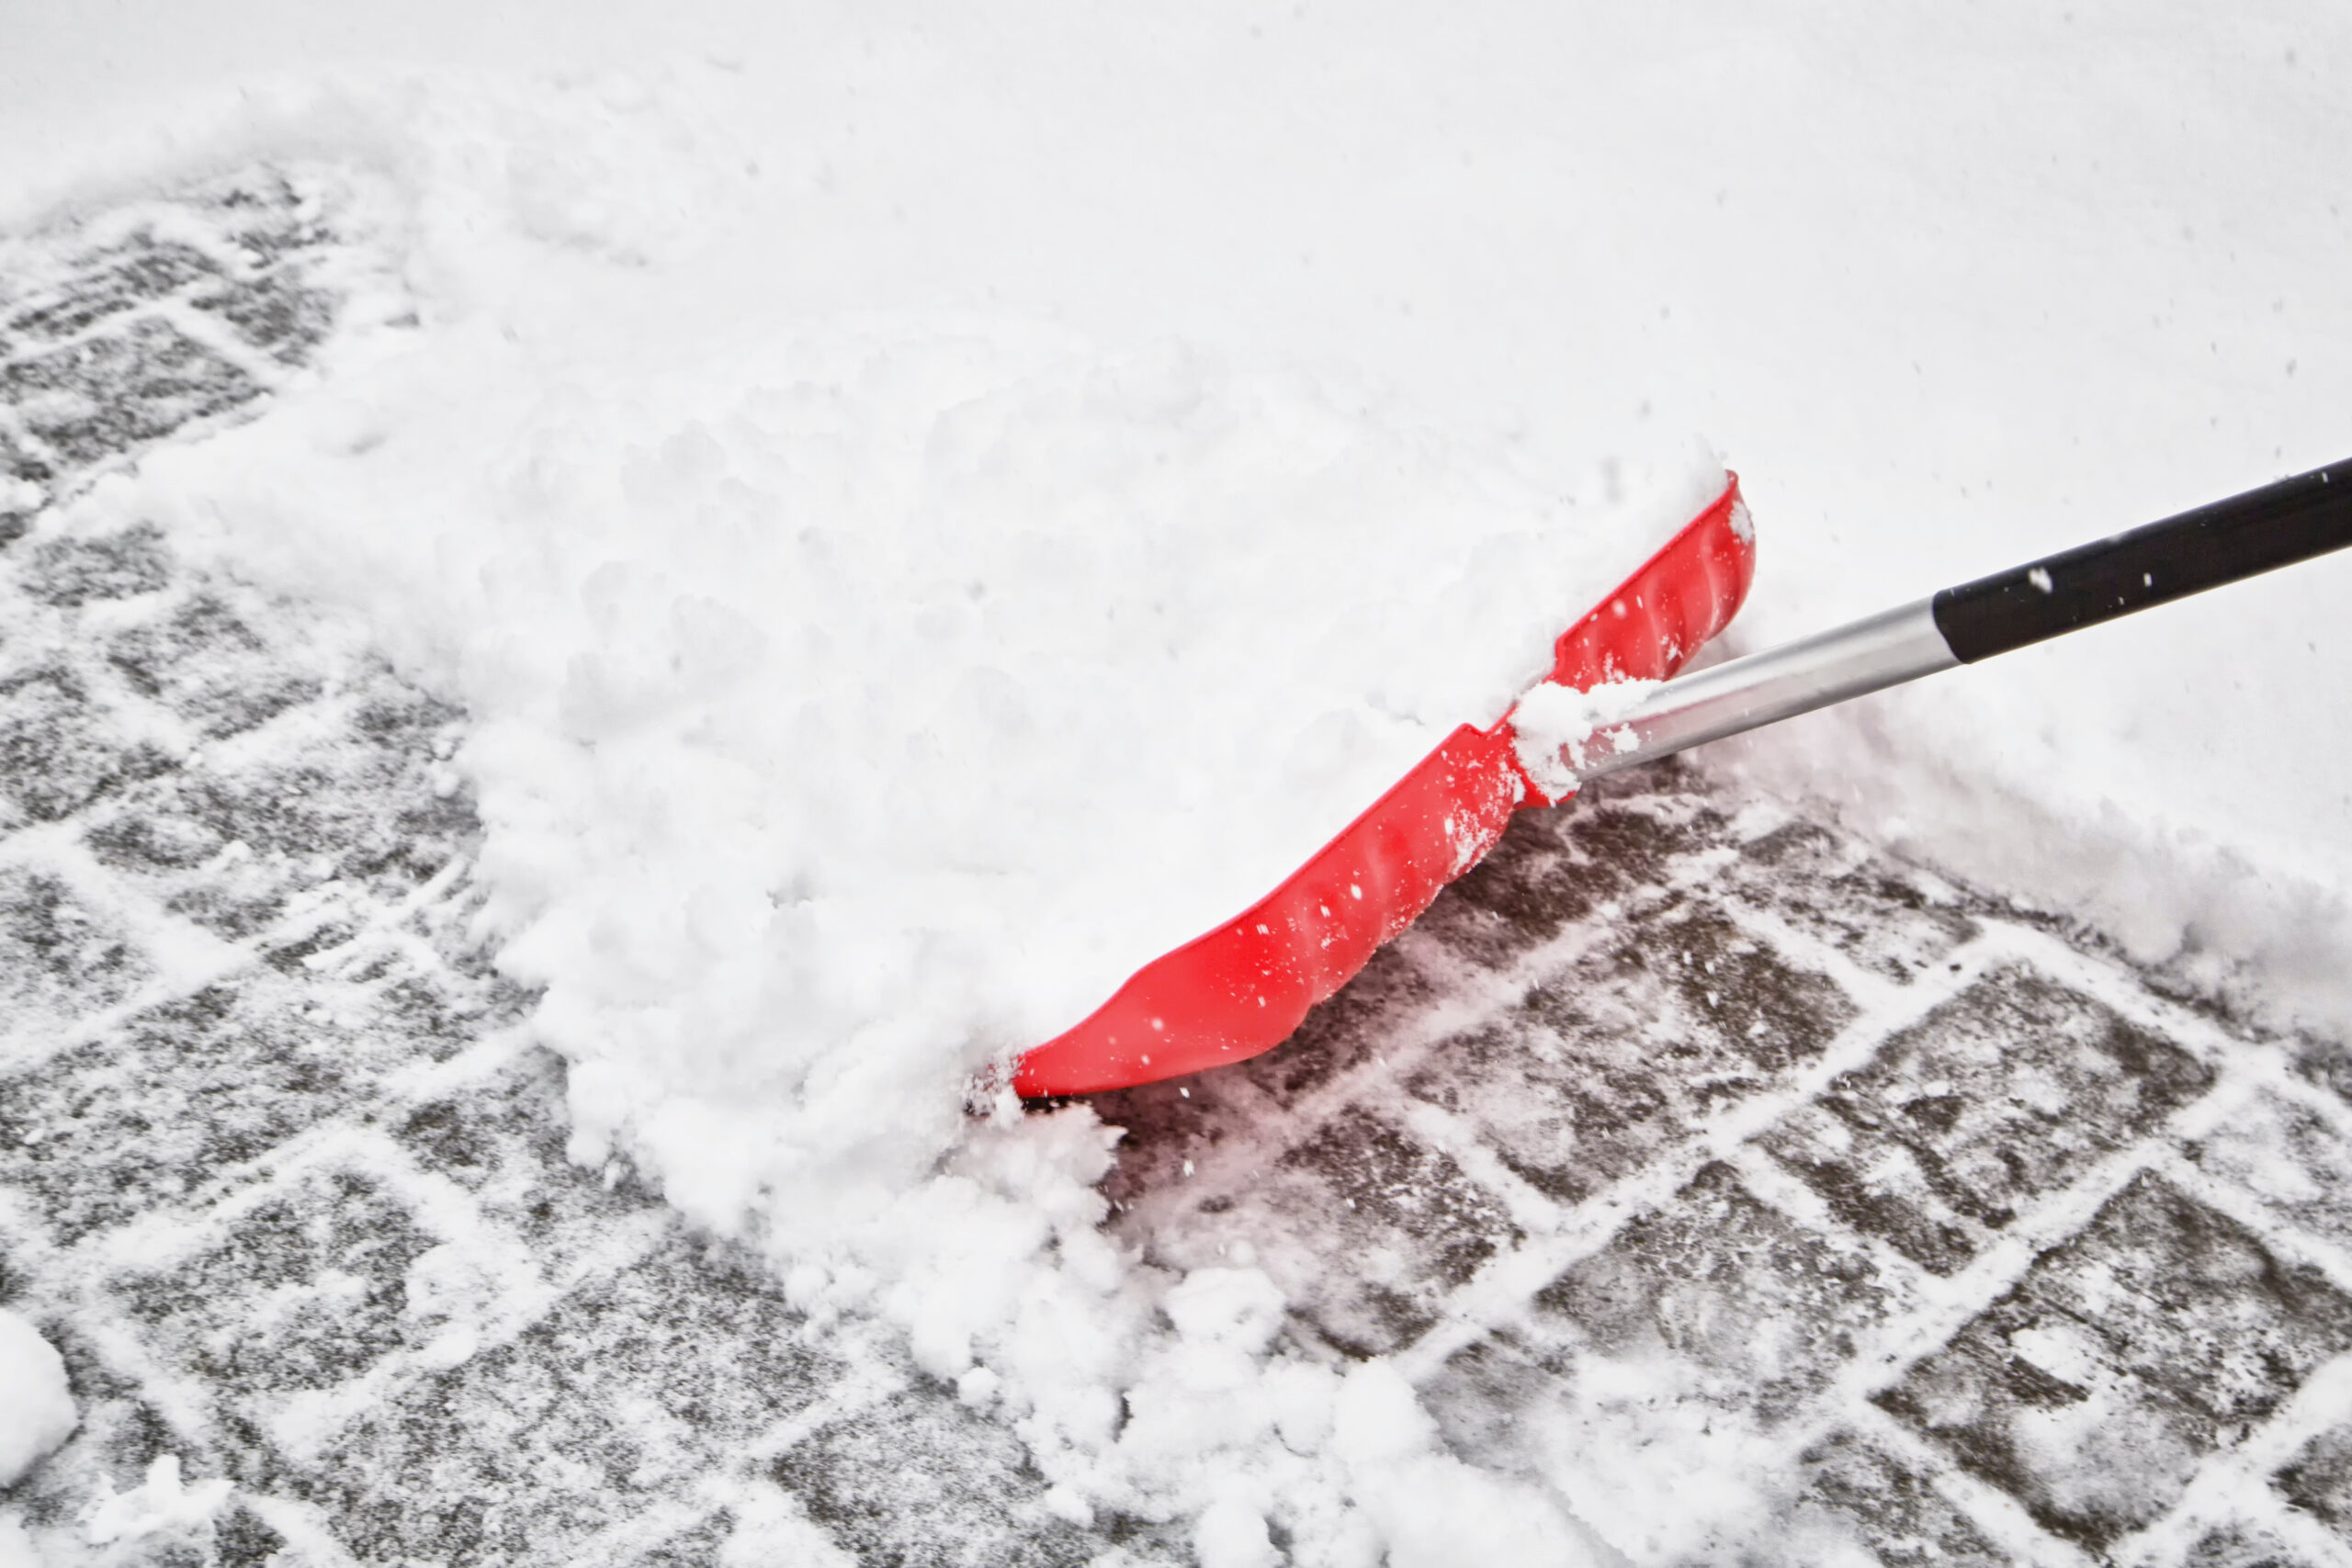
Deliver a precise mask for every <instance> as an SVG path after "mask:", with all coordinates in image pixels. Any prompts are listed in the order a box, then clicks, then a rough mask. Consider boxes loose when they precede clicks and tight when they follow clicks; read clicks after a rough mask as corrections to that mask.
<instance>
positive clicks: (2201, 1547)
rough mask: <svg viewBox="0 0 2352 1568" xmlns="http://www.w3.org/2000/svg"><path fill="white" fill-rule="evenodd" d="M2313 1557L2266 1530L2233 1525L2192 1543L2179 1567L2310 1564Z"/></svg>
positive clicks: (2294, 1567)
mask: <svg viewBox="0 0 2352 1568" xmlns="http://www.w3.org/2000/svg"><path fill="white" fill-rule="evenodd" d="M2310 1561H2311V1560H2310V1559H2309V1558H2307V1557H2304V1556H2301V1555H2300V1554H2298V1553H2297V1552H2295V1551H2291V1550H2290V1549H2289V1548H2288V1547H2287V1545H2286V1544H2285V1543H2284V1542H2282V1541H2280V1540H2278V1537H2277V1536H2275V1535H2272V1534H2271V1533H2270V1532H2268V1531H2267V1530H2264V1529H2258V1528H2256V1527H2253V1526H2247V1525H2231V1526H2227V1527H2224V1528H2223V1529H2217V1530H2213V1531H2211V1532H2209V1533H2208V1534H2207V1535H2205V1536H2204V1538H2203V1539H2201V1540H2199V1541H2198V1543H2197V1544H2196V1545H2195V1546H2192V1547H2190V1548H2189V1549H2188V1555H2186V1556H2184V1557H2183V1558H2182V1559H2181V1560H2180V1568H2310Z"/></svg>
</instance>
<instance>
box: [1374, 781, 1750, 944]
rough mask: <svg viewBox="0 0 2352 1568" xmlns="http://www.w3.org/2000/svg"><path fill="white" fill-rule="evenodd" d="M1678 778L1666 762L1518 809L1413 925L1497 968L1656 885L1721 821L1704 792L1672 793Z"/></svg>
mask: <svg viewBox="0 0 2352 1568" xmlns="http://www.w3.org/2000/svg"><path fill="white" fill-rule="evenodd" d="M1679 776H1680V773H1679V770H1678V769H1675V768H1671V767H1669V768H1662V769H1657V770H1653V771H1652V776H1650V777H1646V778H1642V779H1632V778H1610V779H1606V780H1603V781H1601V783H1600V784H1599V785H1597V786H1596V787H1595V788H1594V789H1592V790H1590V791H1589V792H1587V795H1585V796H1584V797H1581V798H1579V799H1577V801H1575V802H1573V803H1572V804H1570V805H1567V806H1564V807H1556V808H1555V809H1552V810H1548V811H1522V812H1521V813H1520V814H1519V815H1518V816H1517V817H1514V818H1512V819H1511V824H1510V829H1508V830H1507V831H1506V832H1505V833H1504V834H1503V837H1502V841H1501V842H1500V843H1498V844H1497V845H1496V846H1495V848H1494V849H1493V851H1492V852H1489V853H1488V854H1487V858H1486V859H1485V860H1483V861H1481V862H1480V863H1478V864H1477V866H1476V868H1474V869H1473V870H1472V871H1471V872H1470V873H1469V874H1467V875H1465V876H1463V877H1461V878H1459V879H1458V880H1456V881H1455V882H1454V883H1453V885H1452V886H1449V887H1448V888H1447V889H1446V891H1445V893H1444V894H1443V895H1442V896H1441V897H1439V899H1438V901H1437V903H1436V904H1435V905H1433V906H1431V907H1430V911H1429V913H1428V914H1426V915H1424V916H1423V917H1422V918H1421V920H1420V923H1419V926H1418V928H1417V930H1418V931H1419V932H1420V933H1421V934H1422V936H1423V937H1424V938H1426V939H1429V940H1433V941H1435V942H1440V943H1442V944H1443V945H1444V946H1446V947H1448V948H1449V949H1451V950H1453V952H1454V953H1457V954H1459V955H1460V956H1461V957H1463V958H1464V959H1466V960H1468V961H1470V962H1472V963H1475V964H1481V965H1485V966H1488V967H1494V966H1498V965H1501V964H1508V963H1510V962H1511V961H1512V960H1513V959H1515V958H1517V957H1518V956H1520V955H1521V954H1522V953H1526V952H1527V951H1528V950H1529V949H1531V948H1533V947H1537V946H1539V945H1541V944H1542V943H1544V942H1549V941H1551V940H1553V939H1554V938H1555V937H1556V936H1558V935H1559V934H1560V933H1561V932H1562V931H1565V930H1566V929H1567V928H1568V927H1569V926H1570V925H1572V924H1574V923H1576V922H1578V921H1582V920H1585V919H1589V918H1590V917H1591V916H1592V915H1593V914H1594V913H1595V912H1596V911H1598V910H1599V909H1600V908H1601V906H1603V905H1604V904H1607V903H1609V902H1611V900H1615V899H1622V898H1625V897H1629V896H1631V895H1633V894H1634V893H1636V892H1637V891H1646V890H1649V889H1654V888H1656V887H1657V886H1659V885H1660V884H1662V883H1663V882H1664V881H1665V873H1666V871H1667V868H1668V863H1669V862H1670V861H1671V860H1672V859H1673V858H1674V857H1675V856H1677V855H1679V854H1684V853H1688V852H1691V851H1693V850H1697V849H1700V848H1702V847H1704V846H1706V845H1707V844H1708V843H1710V842H1711V841H1713V838H1714V836H1715V835H1717V834H1719V833H1720V832H1721V831H1722V830H1723V829H1724V826H1725V821H1724V818H1723V816H1722V815H1721V814H1720V813H1718V812H1715V811H1713V809H1712V808H1711V807H1708V806H1707V805H1706V804H1705V803H1704V801H1703V799H1702V797H1699V796H1696V795H1691V794H1688V793H1684V792H1679V791H1676V790H1674V788H1673V784H1674V783H1675V782H1676V781H1677V780H1678V779H1679Z"/></svg>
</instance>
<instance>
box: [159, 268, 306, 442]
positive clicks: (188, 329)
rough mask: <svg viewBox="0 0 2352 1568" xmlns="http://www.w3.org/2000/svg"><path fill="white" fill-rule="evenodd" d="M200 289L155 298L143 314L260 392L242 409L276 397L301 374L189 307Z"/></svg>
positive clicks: (189, 288) (224, 324)
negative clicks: (194, 345)
mask: <svg viewBox="0 0 2352 1568" xmlns="http://www.w3.org/2000/svg"><path fill="white" fill-rule="evenodd" d="M197 287H198V285H197V284H194V283H190V284H185V285H183V286H182V287H180V288H176V289H175V290H173V291H172V292H171V293H169V294H164V295H159V296H156V297H155V298H153V299H149V300H148V301H147V302H146V304H145V306H144V307H143V309H142V310H141V312H140V313H141V314H144V315H146V316H148V317H149V318H150V319H152V320H154V321H162V322H164V324H165V325H166V326H169V327H170V328H171V329H172V330H173V331H174V332H175V333H179V334H180V335H181V336H182V337H185V338H187V339H188V340H190V341H191V342H193V343H195V344H198V346H200V347H202V348H203V349H205V350H206V351H207V352H208V353H209V354H212V355H216V356H217V357H219V358H220V360H221V361H222V362H223V363H225V364H226V365H228V366H229V367H231V368H232V369H234V370H236V371H237V372H238V373H240V374H241V375H243V376H244V377H245V378H246V379H248V380H250V381H252V382H253V384H254V386H255V387H257V388H259V389H260V393H259V395H258V396H256V397H253V398H249V399H247V400H245V401H244V402H243V404H240V405H239V406H240V407H243V408H251V407H252V406H253V405H254V404H255V403H260V402H264V401H266V400H269V399H271V398H275V397H276V396H277V395H278V393H279V392H281V391H283V390H284V389H285V388H286V385H287V383H288V382H289V381H290V380H291V379H293V376H294V374H299V372H293V373H289V372H288V368H287V367H286V366H285V365H283V364H281V363H280V362H279V361H278V360H277V359H276V358H275V357H273V356H272V355H268V354H266V353H265V352H264V351H262V350H260V349H257V348H255V347H254V345H253V344H250V343H248V342H246V341H245V338H244V335H243V333H238V332H236V331H234V330H233V329H232V328H231V327H230V326H229V324H228V323H227V322H225V321H220V319H219V318H217V317H215V316H213V315H212V314H211V313H210V312H209V311H205V310H198V309H197V308H196V307H195V306H194V305H192V304H190V303H189V302H188V298H187V297H188V295H189V293H190V292H191V291H193V290H194V289H195V288H197ZM255 412H258V411H255ZM173 434H175V435H176V434H178V433H177V432H176V431H175V432H174V433H173Z"/></svg>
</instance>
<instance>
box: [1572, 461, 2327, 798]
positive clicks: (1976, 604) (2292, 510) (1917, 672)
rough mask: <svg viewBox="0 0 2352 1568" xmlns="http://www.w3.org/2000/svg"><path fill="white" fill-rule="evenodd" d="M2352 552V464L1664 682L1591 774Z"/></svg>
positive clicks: (1583, 769)
mask: <svg viewBox="0 0 2352 1568" xmlns="http://www.w3.org/2000/svg"><path fill="white" fill-rule="evenodd" d="M2347 546H2352V461H2346V462H2342V463H2335V464H2331V465H2330V466H2329V467H2327V468H2315V469H2313V470H2312V471H2311V472H2310V473H2307V474H2299V475H2297V476H2295V477H2294V478H2292V479H2280V480H2278V482H2277V483H2275V484H2268V485H2265V486H2263V487H2262V488H2261V489H2259V490H2254V491H2246V492H2245V494H2243V495H2236V496H2232V497H2231V498H2230V499H2228V500H2227V501H2219V502H2214V503H2212V504H2211V505H2210V506H2200V507H2199V508H2198V509H2197V510H2196V511H2194V512H2185V513H2181V514H2180V515H2179V516H2177V517H2169V518H2166V519H2165V520H2164V521H2163V522H2161V523H2152V524H2149V525H2147V526H2145V527H2143V528H2134V529H2132V530H2131V532H2129V533H2124V534H2117V535H2115V536H2111V537H2109V538H2106V539H2101V540H2098V541H2097V542H2096V543H2093V544H2088V545H2084V546H2082V547H2078V548H2075V549H2071V550H2065V551H2062V552H2060V553H2059V554H2057V555H2053V556H2045V557H2043V558H2041V559H2040V560H2037V561H2032V562H2029V563H2028V564H2026V565H2024V566H2020V567H2014V568H2011V569H2010V570H2007V571H2003V572H1996V573H1994V574H1993V575H1992V576H1990V577H1984V578H1979V579H1977V580H1976V581H1973V582H1967V583H1962V584H1961V585H1960V586H1958V587H1955V588H1947V589H1945V590H1943V591H1942V592H1939V593H1937V594H1936V595H1934V596H1933V597H1932V598H1928V599H1922V600H1920V601H1919V602H1918V603H1917V604H1905V605H1904V606H1903V607H1902V608H1901V609H1896V610H1888V611H1884V612H1883V613H1881V614H1879V615H1872V616H1870V617H1869V618H1868V619H1866V620H1860V621H1856V622H1853V623H1852V624H1851V625H1849V626H1840V627H1838V628H1837V629H1836V630H1834V631H1826V632H1821V633H1817V634H1816V635H1815V636H1813V637H1805V638H1803V639H1801V640H1799V641H1796V642H1792V643H1788V644H1785V645H1784V646H1782V647H1780V648H1776V649H1769V650H1768V651H1766V652H1763V653H1754V654H1750V655H1748V656H1747V658H1745V659H1735V660H1731V661H1730V662H1728V663H1724V664H1718V665H1715V666H1713V668H1711V669H1706V670H1701V671H1695V672H1693V673H1691V674H1688V675H1684V676H1682V677H1680V678H1679V679H1678V680H1673V681H1668V682H1666V683H1665V684H1664V685H1662V686H1660V687H1659V688H1658V689H1657V691H1656V692H1655V693H1653V694H1651V695H1650V697H1649V698H1648V700H1646V701H1645V702H1644V703H1642V704H1641V705H1639V706H1637V707H1635V708H1634V710H1633V711H1632V712H1631V713H1629V714H1627V715H1625V716H1623V718H1620V719H1617V720H1615V721H1613V722H1611V724H1610V725H1609V727H1608V730H1609V735H1610V739H1611V745H1608V746H1593V747H1588V748H1586V754H1585V757H1584V760H1583V761H1582V763H1581V765H1579V766H1578V767H1577V769H1576V773H1577V777H1578V778H1580V779H1584V780H1590V779H1595V778H1599V777H1600V776H1602V775H1604V774H1607V773H1618V772H1621V771H1623V770H1624V769H1626V768H1632V767H1638V766H1640V765H1641V764H1642V763H1644V762H1653V761H1657V760H1658V759H1659V758H1661V757H1670V756H1672V755H1673V754H1674V753H1676V752H1677V751H1682V750H1688V749H1689V748H1691V747H1693V746H1698V745H1702V744H1704V743H1705V742H1707V741H1710V740H1720V739H1723V738H1724V737H1725V736H1728V735H1738V734H1740V733H1742V732H1744V731H1746V730H1750V729H1756V728H1760V727H1762V726H1764V725H1767V724H1771V723H1773V722H1775V721H1776V720H1779V719H1783V718H1793V717H1795V716H1797V715H1798V714H1801V713H1811V712H1812V711H1813V710H1814V709H1815V708H1822V707H1827V706H1829V705H1831V704H1833V703H1842V702H1844V701H1845V700H1846V699H1847V698H1849V697H1859V696H1861V695H1863V694H1865V693H1869V692H1876V691H1881V690H1883V689H1884V688H1886V687H1888V686H1895V685H1900V684H1902V683H1903V682H1905V681H1914V680H1917V679H1918V678H1919V677H1920V676H1922V675H1932V674H1934V673H1935V672H1936V671H1939V670H1949V669H1951V667H1952V666H1953V665H1955V664H1973V663H1974V662H1976V661H1977V660H1980V659H1989V658H1991V657H1992V656H1993V655H1994V654H1996V653H2006V652H2007V651H2009V650H2010V649H2016V648H2024V647H2026V646H2028V645H2029V644H2031V643H2036V642H2041V641H2042V640H2044V639H2046V638H2049V637H2057V636H2060V635H2061V634H2063V633H2065V632H2070V631H2075V630H2079V629H2080V628H2082V627H2084V626H2096V625H2097V624H2098V623H2099V622H2101V621H2109V620H2113V619H2115V618H2117V617H2118V616H2120V615H2130V614H2131V613H2133V612H2134V611H2138V610H2144V609H2147V608H2150V607H2151V606H2153V605H2156V604H2165V603H2167V602H2169V601H2171V600H2174V599H2178V598H2181V597H2184V596H2186V595H2188V594H2190V593H2199V592H2203V591H2204V590H2206V589H2208V588H2217V587H2219V586H2221V585H2222V583H2224V582H2236V581H2240V580H2242V579H2245V578H2248V577H2253V576H2256V574H2258V573H2261V572H2265V571H2268V570H2272V569H2273V568H2276V567H2281V566H2288V565H2291V564H2293V563H2294V562H2296V561H2301V560H2309V559H2311V558H2312V557H2314V556H2320V555H2325V554H2327V553H2328V552H2329V551H2331V550H2339V549H2343V548H2345V547H2347Z"/></svg>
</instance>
